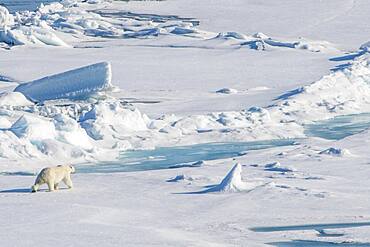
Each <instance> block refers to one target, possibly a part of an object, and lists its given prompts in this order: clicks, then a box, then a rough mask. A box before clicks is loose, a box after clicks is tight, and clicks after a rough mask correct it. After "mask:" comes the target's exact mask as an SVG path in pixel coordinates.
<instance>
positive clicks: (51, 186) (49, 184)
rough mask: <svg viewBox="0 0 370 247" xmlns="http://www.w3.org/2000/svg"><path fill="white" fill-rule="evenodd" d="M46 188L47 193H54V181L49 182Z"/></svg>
mask: <svg viewBox="0 0 370 247" xmlns="http://www.w3.org/2000/svg"><path fill="white" fill-rule="evenodd" d="M47 184H48V187H49V192H51V191H54V181H53V180H50V181H48V183H47Z"/></svg>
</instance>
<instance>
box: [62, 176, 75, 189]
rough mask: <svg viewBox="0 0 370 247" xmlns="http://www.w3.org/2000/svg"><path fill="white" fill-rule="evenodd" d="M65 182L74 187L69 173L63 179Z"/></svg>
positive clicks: (69, 186)
mask: <svg viewBox="0 0 370 247" xmlns="http://www.w3.org/2000/svg"><path fill="white" fill-rule="evenodd" d="M63 182H64V183H65V184H66V185H67V187H68V188H70V189H72V188H73V183H72V180H71V176H70V175H69V174H68V175H67V176H66V177H65V178H64V179H63Z"/></svg>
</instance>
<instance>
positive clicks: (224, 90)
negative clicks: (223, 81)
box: [216, 88, 238, 94]
mask: <svg viewBox="0 0 370 247" xmlns="http://www.w3.org/2000/svg"><path fill="white" fill-rule="evenodd" d="M216 93H223V94H235V93H238V90H236V89H234V88H221V89H219V90H217V91H216Z"/></svg>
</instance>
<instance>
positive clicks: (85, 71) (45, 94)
mask: <svg viewBox="0 0 370 247" xmlns="http://www.w3.org/2000/svg"><path fill="white" fill-rule="evenodd" d="M111 78H112V72H111V66H110V64H109V63H106V62H103V63H97V64H93V65H89V66H86V67H82V68H78V69H74V70H70V71H67V72H64V73H61V74H56V75H52V76H47V77H44V78H42V79H39V80H35V81H31V82H29V83H24V84H21V85H19V86H18V87H16V88H15V89H14V91H15V92H20V93H22V94H24V95H25V96H26V97H27V98H28V99H29V100H31V101H33V102H43V101H46V100H56V99H86V98H88V97H89V96H91V95H93V94H95V93H97V92H99V91H102V90H106V89H109V88H111V87H112V84H111Z"/></svg>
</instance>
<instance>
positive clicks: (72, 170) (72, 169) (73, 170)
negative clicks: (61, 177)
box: [69, 165, 76, 173]
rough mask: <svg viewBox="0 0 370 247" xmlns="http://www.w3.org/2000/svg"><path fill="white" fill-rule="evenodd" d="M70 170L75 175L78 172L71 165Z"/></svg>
mask: <svg viewBox="0 0 370 247" xmlns="http://www.w3.org/2000/svg"><path fill="white" fill-rule="evenodd" d="M69 168H70V169H71V173H75V172H76V169H75V168H74V167H73V166H72V165H69Z"/></svg>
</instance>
